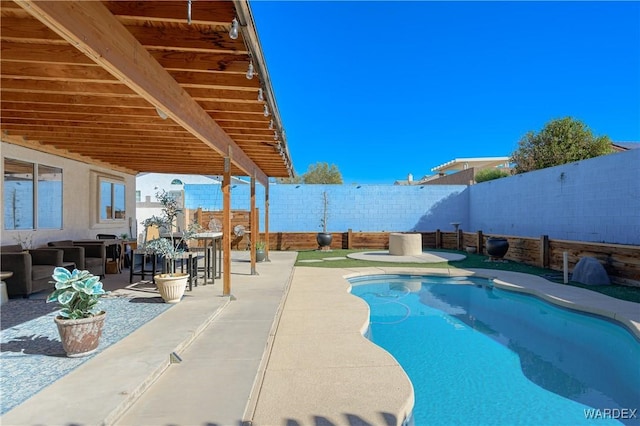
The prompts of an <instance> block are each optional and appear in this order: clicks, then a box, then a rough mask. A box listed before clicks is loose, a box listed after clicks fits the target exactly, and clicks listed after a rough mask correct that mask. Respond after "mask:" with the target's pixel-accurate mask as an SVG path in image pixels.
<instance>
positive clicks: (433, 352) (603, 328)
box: [349, 275, 640, 426]
mask: <svg viewBox="0 0 640 426" xmlns="http://www.w3.org/2000/svg"><path fill="white" fill-rule="evenodd" d="M349 281H350V282H351V284H352V286H353V287H352V293H353V294H354V295H356V296H359V297H361V298H362V299H364V300H365V301H366V302H367V303H368V304H369V306H370V309H371V313H370V315H371V318H370V322H371V323H370V328H369V336H368V337H369V338H370V339H371V340H372V341H373V342H374V343H376V344H378V345H379V346H381V347H383V348H384V349H386V350H387V351H389V352H390V353H391V355H393V356H394V357H395V358H396V360H398V362H399V363H400V365H402V367H403V368H404V370H405V371H406V372H407V374H408V376H409V378H410V379H411V382H412V383H413V386H414V391H415V400H416V401H415V407H414V410H413V416H414V422H415V425H416V426H421V425H426V424H429V425H452V424H465V425H466V424H475V425H478V424H496V425H502V424H532V425H541V424H549V425H551V424H553V425H564V424H567V425H568V424H570V425H576V424H590V425H593V424H597V425H601V424H620V422H622V423H625V424H632V425H638V424H640V419H639V418H638V417H640V414H638V411H634V410H637V409H638V408H640V407H639V406H640V362H639V361H638V360H640V342H638V340H637V339H636V338H635V337H634V336H633V335H632V334H631V333H630V332H629V331H628V330H626V329H625V328H623V327H621V326H619V325H617V324H614V323H613V322H611V321H608V320H605V319H602V318H599V317H596V316H593V315H589V314H580V313H577V312H574V311H570V310H567V309H563V308H560V307H556V306H554V305H551V304H549V303H547V302H544V301H542V300H540V299H538V298H536V297H533V296H529V295H525V294H520V293H515V292H511V291H507V290H501V289H498V288H494V287H493V285H492V283H491V282H490V281H489V280H487V279H482V278H466V277H458V278H451V277H426V276H402V275H379V276H367V277H359V278H354V279H350V280H349ZM455 284H469V285H455ZM596 418H597V419H598V420H594V419H596Z"/></svg>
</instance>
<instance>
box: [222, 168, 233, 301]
mask: <svg viewBox="0 0 640 426" xmlns="http://www.w3.org/2000/svg"><path fill="white" fill-rule="evenodd" d="M230 189H231V159H230V158H229V157H225V159H224V174H223V175H222V263H223V265H222V295H223V296H230V295H231V190H230Z"/></svg>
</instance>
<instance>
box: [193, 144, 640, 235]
mask: <svg viewBox="0 0 640 426" xmlns="http://www.w3.org/2000/svg"><path fill="white" fill-rule="evenodd" d="M249 190H250V189H249V185H240V184H236V185H234V186H233V187H232V190H231V193H232V197H231V208H232V209H239V210H241V209H245V210H247V209H249V207H250V199H249ZM323 191H327V193H328V196H329V218H328V231H329V232H346V231H347V230H348V229H352V230H353V231H354V232H360V231H362V232H382V231H387V232H389V231H423V232H424V231H434V230H436V229H441V230H443V231H452V230H453V229H454V228H453V226H452V225H451V224H452V223H453V222H458V223H460V228H461V229H463V230H465V231H470V232H475V231H478V230H481V231H483V232H484V233H485V234H501V235H514V236H523V237H534V238H537V237H539V236H540V235H548V236H549V238H552V239H561V240H576V241H590V242H606V243H616V244H634V245H640V149H636V150H631V151H626V152H620V153H616V154H611V155H606V156H602V157H597V158H592V159H589V160H583V161H580V162H576V163H571V164H566V165H563V166H557V167H551V168H548V169H544V170H538V171H535V172H530V173H525V174H521V175H516V176H511V177H507V178H502V179H497V180H493V181H489V182H483V183H480V184H477V185H472V186H469V187H467V186H464V185H421V186H394V185H271V187H270V216H269V230H270V231H271V232H317V231H319V230H320V229H321V228H320V218H321V217H322V192H323ZM256 194H257V195H256V206H257V207H258V208H259V209H260V229H264V212H265V209H264V187H262V186H261V185H257V186H256ZM185 203H186V207H187V208H189V209H197V208H198V207H202V208H203V209H205V210H207V209H208V210H216V209H222V194H221V192H220V186H219V185H185Z"/></svg>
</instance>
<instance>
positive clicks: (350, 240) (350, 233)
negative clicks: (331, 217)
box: [347, 228, 353, 250]
mask: <svg viewBox="0 0 640 426" xmlns="http://www.w3.org/2000/svg"><path fill="white" fill-rule="evenodd" d="M352 248H353V230H352V229H351V228H349V229H348V230H347V249H349V250H351V249H352Z"/></svg>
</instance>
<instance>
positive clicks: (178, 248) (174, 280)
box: [142, 190, 199, 303]
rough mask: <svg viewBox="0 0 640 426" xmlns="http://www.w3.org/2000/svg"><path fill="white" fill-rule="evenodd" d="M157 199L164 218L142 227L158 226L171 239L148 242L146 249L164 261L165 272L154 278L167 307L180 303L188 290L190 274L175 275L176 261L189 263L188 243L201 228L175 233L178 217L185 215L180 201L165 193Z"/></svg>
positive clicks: (178, 273) (150, 221)
mask: <svg viewBox="0 0 640 426" xmlns="http://www.w3.org/2000/svg"><path fill="white" fill-rule="evenodd" d="M156 198H157V199H158V201H160V204H162V216H160V217H159V216H151V217H150V218H148V219H146V220H144V221H143V222H142V225H144V226H145V227H147V226H152V225H155V226H157V227H158V228H159V229H165V230H167V231H168V235H166V236H165V235H162V234H161V235H159V236H158V238H155V239H153V240H151V241H148V242H147V243H146V244H145V245H144V249H145V250H147V251H150V252H153V253H155V254H156V255H158V256H160V258H161V259H162V261H163V265H164V268H163V270H164V271H166V272H164V273H162V274H157V275H155V276H154V277H153V278H154V281H155V284H156V287H158V291H159V292H160V296H162V299H163V300H164V301H165V302H166V303H178V302H179V301H180V300H181V299H182V296H183V295H184V291H185V289H186V287H187V281H188V279H189V273H188V272H187V273H184V272H176V271H175V264H176V260H183V261H184V260H186V257H185V255H184V252H185V251H186V250H187V241H188V240H189V239H191V238H193V237H194V235H195V234H196V232H197V231H198V228H199V225H198V224H195V223H193V224H191V225H189V228H188V229H187V230H185V231H183V232H179V233H176V232H174V230H175V229H176V224H175V221H176V217H177V216H178V213H180V212H181V211H182V210H181V209H180V208H179V206H178V201H177V200H176V199H175V198H174V197H172V196H171V194H169V193H168V192H167V191H165V190H163V191H162V192H159V193H157V194H156ZM189 266H191V265H189ZM189 269H190V268H187V270H189Z"/></svg>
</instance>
